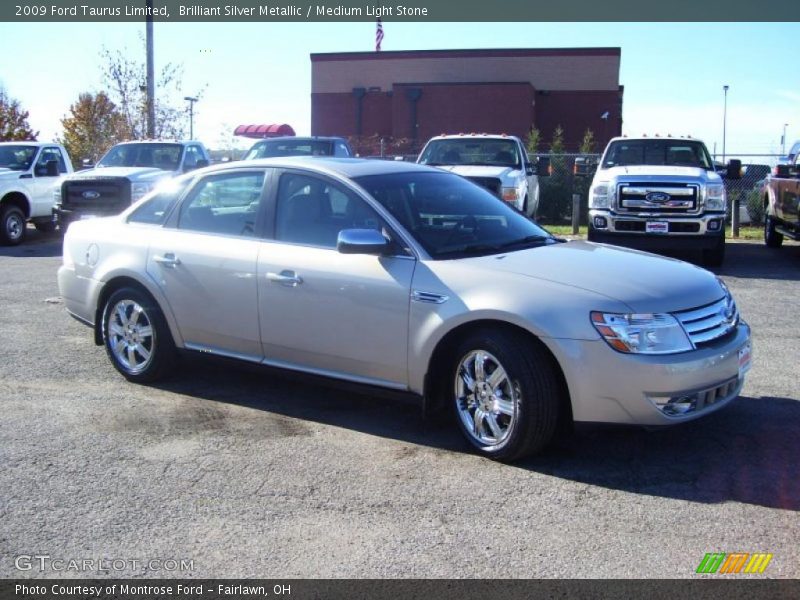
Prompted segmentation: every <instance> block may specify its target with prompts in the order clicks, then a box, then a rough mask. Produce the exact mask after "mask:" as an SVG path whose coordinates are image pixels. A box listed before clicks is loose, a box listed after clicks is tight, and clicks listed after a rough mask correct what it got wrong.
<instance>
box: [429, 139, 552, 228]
mask: <svg viewBox="0 0 800 600" xmlns="http://www.w3.org/2000/svg"><path fill="white" fill-rule="evenodd" d="M417 162H418V163H420V164H423V165H429V166H432V167H439V168H440V169H446V170H448V171H452V172H453V173H456V174H458V175H461V176H463V177H466V178H467V179H469V180H471V181H473V182H474V183H477V184H478V185H480V186H483V187H485V188H486V189H488V190H489V191H490V192H492V193H493V194H494V195H495V196H497V197H498V198H501V199H502V200H505V201H506V202H508V203H509V204H511V205H512V206H514V207H515V208H517V209H518V210H521V211H522V212H524V213H525V214H527V215H528V216H529V217H535V216H536V210H537V209H538V208H539V179H538V177H537V175H544V174H546V171H547V164H546V163H545V162H544V161H542V162H541V163H537V166H536V168H535V167H534V165H533V163H531V161H530V159H529V158H528V153H527V151H526V150H525V145H524V144H523V143H522V140H520V139H519V138H518V137H516V136H513V135H505V134H503V135H488V134H485V133H481V134H475V133H471V134H468V135H465V134H459V135H440V136H436V137H434V138H431V139H430V140H429V141H428V143H427V144H425V147H424V148H423V149H422V152H421V153H420V155H419V157H418V158H417ZM537 171H538V173H537Z"/></svg>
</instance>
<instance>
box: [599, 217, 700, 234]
mask: <svg viewBox="0 0 800 600" xmlns="http://www.w3.org/2000/svg"><path fill="white" fill-rule="evenodd" d="M645 228H646V227H645V221H624V220H621V219H620V220H617V221H614V229H615V230H616V231H640V232H644V231H645ZM699 231H700V223H693V222H687V223H682V222H680V221H678V222H676V221H671V222H670V223H669V232H670V233H697V232H699Z"/></svg>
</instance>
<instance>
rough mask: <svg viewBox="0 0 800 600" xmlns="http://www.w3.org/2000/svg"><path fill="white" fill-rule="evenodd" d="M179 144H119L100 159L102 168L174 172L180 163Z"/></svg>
mask: <svg viewBox="0 0 800 600" xmlns="http://www.w3.org/2000/svg"><path fill="white" fill-rule="evenodd" d="M182 152H183V146H182V145H181V144H153V143H147V144H120V145H118V146H114V147H113V148H111V150H109V151H108V152H107V153H106V155H105V156H104V157H103V158H101V159H100V162H98V163H97V166H98V167H100V168H102V167H151V168H156V169H162V170H164V171H175V170H177V169H178V166H179V165H180V162H181V153H182Z"/></svg>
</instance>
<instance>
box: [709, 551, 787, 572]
mask: <svg viewBox="0 0 800 600" xmlns="http://www.w3.org/2000/svg"><path fill="white" fill-rule="evenodd" d="M771 560H772V554H767V553H764V552H755V553H753V554H750V553H749V552H730V553H725V552H708V553H706V555H705V556H704V557H703V560H701V561H700V565H699V566H698V567H697V571H696V572H697V573H717V574H723V573H724V574H731V573H763V572H764V571H765V570H766V569H767V565H768V564H769V562H770V561H771Z"/></svg>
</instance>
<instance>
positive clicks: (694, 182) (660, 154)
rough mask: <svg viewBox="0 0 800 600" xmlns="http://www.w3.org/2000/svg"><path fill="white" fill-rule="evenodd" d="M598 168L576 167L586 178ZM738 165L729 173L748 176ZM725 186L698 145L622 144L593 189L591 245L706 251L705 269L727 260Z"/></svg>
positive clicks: (652, 140)
mask: <svg viewBox="0 0 800 600" xmlns="http://www.w3.org/2000/svg"><path fill="white" fill-rule="evenodd" d="M590 166H593V165H590V164H589V163H588V162H586V161H576V165H575V169H576V174H578V175H588V172H589V167H590ZM741 167H742V163H741V161H739V160H731V161H730V162H729V163H728V165H727V168H726V172H725V173H724V174H723V175H724V176H725V177H726V178H729V179H738V178H739V177H740V176H741ZM726 211H727V198H726V195H725V185H724V183H723V181H722V178H721V177H720V175H719V174H718V173H717V172H716V171H715V170H714V162H713V161H712V160H711V156H710V155H709V153H708V149H707V148H706V146H705V144H703V142H701V141H700V140H697V139H693V138H676V137H658V136H656V137H645V136H642V137H617V138H613V139H612V140H611V141H610V142H609V143H608V146H607V147H606V149H605V152H603V156H602V158H601V159H600V163H599V164H598V165H597V171H596V172H595V175H594V179H593V180H592V185H591V187H590V188H589V241H590V242H606V243H609V244H617V245H621V246H629V247H633V248H639V249H643V250H669V249H680V250H699V251H701V252H702V261H703V264H705V265H707V266H719V265H721V264H722V261H723V260H724V258H725V215H726Z"/></svg>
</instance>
